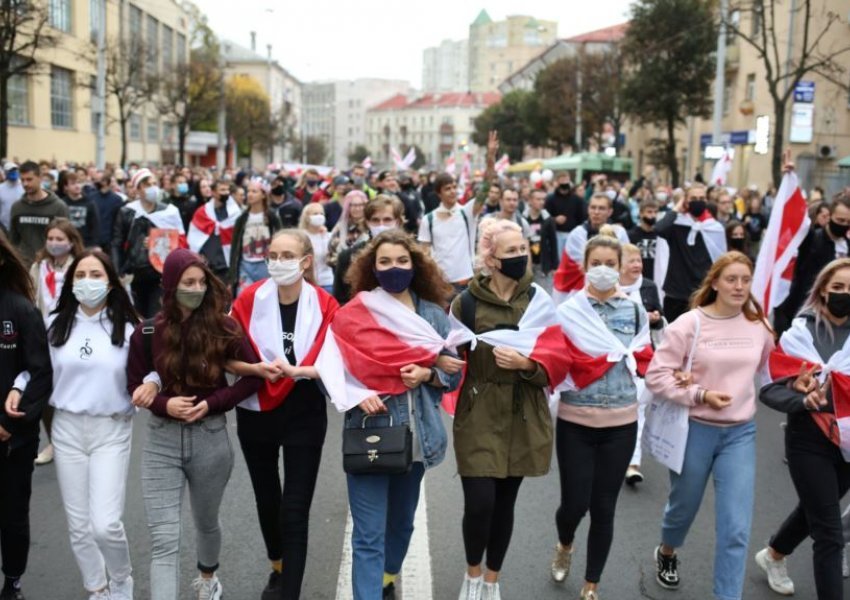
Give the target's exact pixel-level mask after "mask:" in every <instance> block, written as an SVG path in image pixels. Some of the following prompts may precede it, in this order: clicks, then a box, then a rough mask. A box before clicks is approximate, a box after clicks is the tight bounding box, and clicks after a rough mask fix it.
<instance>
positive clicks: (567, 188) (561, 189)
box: [558, 183, 570, 194]
mask: <svg viewBox="0 0 850 600" xmlns="http://www.w3.org/2000/svg"><path fill="white" fill-rule="evenodd" d="M558 191H559V192H561V193H562V194H569V193H570V184H569V183H562V184H561V185H559V186H558Z"/></svg>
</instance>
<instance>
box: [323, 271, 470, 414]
mask: <svg viewBox="0 0 850 600" xmlns="http://www.w3.org/2000/svg"><path fill="white" fill-rule="evenodd" d="M457 339H459V338H458V336H457V334H454V335H452V334H450V335H449V337H448V339H443V337H442V336H440V334H439V333H437V331H436V330H434V328H433V327H432V326H431V324H430V323H428V321H426V320H425V319H423V318H422V317H420V316H419V315H417V314H416V313H414V312H412V311H411V310H410V309H408V308H407V307H406V306H404V305H403V304H402V303H401V302H399V301H398V300H396V299H395V298H393V297H392V296H391V295H390V294H388V293H387V292H385V291H384V290H383V289H381V288H377V289H375V290H372V291H371V292H360V293H359V294H357V295H356V296H355V297H354V299H353V300H351V301H350V302H349V303H348V304H346V305H345V306H343V307H342V308H340V309H339V310H338V311H337V313H336V316H335V317H334V320H333V323H332V324H331V325H330V327H328V333H327V335H326V336H325V343H324V346H322V350H321V352H319V356H318V358H317V359H316V363H315V367H316V370H318V372H319V376H320V377H321V379H322V384H323V385H324V386H325V389H326V390H327V392H328V395H329V396H330V399H331V402H333V404H334V406H336V408H337V410H339V411H340V412H343V411H346V410H349V409H351V408H354V407H355V406H357V405H358V404H360V403H361V402H363V400H365V399H366V398H368V397H370V396H380V395H384V394H391V395H395V394H402V393H404V392H406V391H407V390H408V388H407V387H406V386H405V385H404V382H402V380H401V368H402V367H404V366H406V365H410V364H417V365H420V366H423V367H432V366H433V365H434V363H435V362H436V360H437V357H438V356H439V354H440V352H441V351H442V350H443V349H450V350H453V349H454V347H455V346H457V344H458V343H459V342H457V341H456V340H457Z"/></svg>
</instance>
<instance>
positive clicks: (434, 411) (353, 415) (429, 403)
mask: <svg viewBox="0 0 850 600" xmlns="http://www.w3.org/2000/svg"><path fill="white" fill-rule="evenodd" d="M411 294H412V292H411ZM413 302H414V305H415V306H416V313H417V314H418V315H419V316H420V317H422V318H423V319H425V320H426V321H428V323H430V324H431V326H432V327H433V328H434V330H436V331H437V333H439V334H440V335H441V336H443V337H446V336H448V334H449V329H450V327H449V320H448V317H447V316H446V312H445V311H444V310H443V309H442V308H440V307H439V306H437V305H436V304H434V303H433V302H428V301H427V300H421V299H419V298H418V297H416V296H415V295H414V296H413ZM444 353H445V354H450V353H449V352H448V351H445V352H444ZM452 356H454V355H453V354H452ZM436 371H437V376H438V377H439V379H440V382H441V383H442V384H443V389H440V388H436V387H434V386H431V385H428V384H427V383H423V384H422V385H420V386H419V387H418V388H416V389H414V390H410V391H411V393H410V395H409V396H408V394H407V393H404V394H399V395H396V396H387V397H382V399H383V400H384V404H385V405H386V407H387V412H388V414H385V415H379V416H375V417H370V418H368V419H366V427H367V428H369V427H386V426H387V425H388V422H389V418H390V417H392V422H393V425H400V424H407V423H409V422H410V406H409V401H408V398H412V399H413V402H414V407H413V408H414V411H413V414H414V418H415V422H414V424H413V430H414V439H413V442H414V443H418V444H419V445H420V448H421V450H422V460H423V462H424V464H425V468H426V469H429V468H431V467H435V466H437V465H438V464H440V463H441V462H442V461H443V458H445V456H446V447H447V446H448V436H447V434H446V428H445V426H444V425H443V419H442V415H441V414H440V404H441V402H442V400H443V392H444V391H446V392H447V391H451V390H454V389H456V388H457V386H458V385H460V378H461V374H460V373H457V374H455V375H449V374H448V373H445V372H443V371H442V370H440V369H436ZM363 416H364V413H363V411H362V410H360V408H359V407H356V406H355V407H354V408H352V409H351V410H349V411H348V412H347V413H345V427H346V429H351V428H355V427H361V426H362V425H363Z"/></svg>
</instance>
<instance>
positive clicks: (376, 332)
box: [284, 229, 463, 600]
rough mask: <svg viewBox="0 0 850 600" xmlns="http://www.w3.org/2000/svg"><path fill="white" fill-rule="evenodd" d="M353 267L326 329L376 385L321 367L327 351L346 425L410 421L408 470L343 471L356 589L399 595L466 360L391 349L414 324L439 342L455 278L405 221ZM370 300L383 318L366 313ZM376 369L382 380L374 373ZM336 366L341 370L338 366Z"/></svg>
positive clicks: (369, 594) (366, 599)
mask: <svg viewBox="0 0 850 600" xmlns="http://www.w3.org/2000/svg"><path fill="white" fill-rule="evenodd" d="M347 277H348V279H349V281H350V283H351V289H352V291H354V292H355V293H356V295H355V297H354V298H353V299H352V301H351V302H349V303H348V304H346V305H345V306H344V307H342V308H341V309H340V310H339V311H338V312H337V314H336V316H335V317H334V320H333V323H332V325H331V329H330V330H329V331H332V332H333V333H329V334H328V335H329V336H332V335H333V336H334V340H335V342H336V343H337V344H338V345H339V346H340V347H341V348H342V355H343V356H345V357H346V361H347V362H346V370H348V371H349V372H350V373H352V374H353V375H354V376H356V377H360V378H361V383H362V384H363V386H364V387H366V388H368V389H369V390H373V391H374V392H375V394H374V395H372V396H369V397H366V398H365V399H362V400H361V397H359V396H355V393H351V394H349V393H346V392H347V390H346V391H344V392H342V393H339V392H338V388H337V387H336V386H335V385H334V384H333V382H331V381H329V377H326V375H327V373H326V372H325V371H323V365H325V364H326V363H324V362H323V357H322V356H321V355H320V357H319V359H317V362H316V367H317V369H318V370H319V373H320V374H321V375H322V377H323V380H324V381H325V383H326V384H327V387H328V390H329V395H330V397H331V400H332V401H333V402H334V404H335V405H336V406H337V408H339V409H340V410H347V412H346V414H345V428H346V429H353V428H361V427H365V428H367V429H369V428H371V427H386V426H387V421H389V424H390V425H394V426H398V425H402V424H407V425H408V426H409V427H410V430H411V432H412V437H413V440H412V454H413V459H412V466H411V467H410V470H409V471H407V472H406V473H402V474H396V475H383V474H352V473H349V474H347V476H346V477H347V482H348V502H349V507H350V509H351V519H352V521H353V530H352V536H351V542H352V547H353V550H354V552H353V554H354V556H353V568H352V570H353V573H352V582H353V587H354V590H353V592H354V599H355V600H374V599H375V598H381V597H382V598H384V599H388V600H389V599H394V598H396V595H395V579H396V577H397V575H398V573H399V572H401V567H402V562H403V561H404V557H405V554H406V553H407V547H408V544H409V542H410V536H411V534H412V533H413V519H414V516H415V514H416V506H417V503H418V501H419V493H420V485H421V481H422V477H423V476H424V474H425V471H426V470H427V469H430V468H432V467H435V466H437V465H438V464H440V462H442V460H443V458H444V457H445V453H446V446H447V444H448V440H447V435H446V430H445V427H444V425H443V421H442V418H441V414H440V402H441V399H442V394H443V392H444V391H451V390H453V389H455V388H456V387H457V385H458V383H459V382H460V377H461V375H460V370H461V368H462V366H463V362H462V361H460V360H459V359H457V358H456V357H454V356H452V355H450V353H449V351H447V350H443V351H442V352H440V353H439V354H437V352H436V351H435V352H434V353H433V354H431V355H430V356H431V359H430V360H418V361H416V362H415V363H413V362H411V363H407V361H408V360H410V358H408V356H409V355H410V354H411V352H409V348H408V351H407V352H406V351H405V350H401V352H399V353H397V354H394V356H393V358H388V357H387V355H390V354H393V352H392V350H391V349H394V347H395V343H397V340H398V339H413V336H414V335H417V334H415V332H417V331H418V332H419V334H418V339H422V337H423V336H427V337H429V338H432V339H433V340H435V341H436V342H437V343H438V344H439V346H440V347H442V342H443V341H444V340H445V338H446V337H447V336H448V334H449V330H450V326H449V321H448V318H447V317H446V313H445V310H444V309H443V306H445V303H446V300H447V299H448V298H449V296H450V295H451V293H452V287H451V286H450V285H449V284H447V283H446V282H445V280H444V279H443V275H442V272H441V271H440V269H439V267H438V266H437V264H436V263H435V262H434V261H433V259H431V258H430V257H429V256H428V255H427V254H426V253H425V252H424V251H423V249H422V248H421V247H420V246H419V245H418V244H416V243H415V242H413V241H412V240H411V238H410V237H409V236H408V235H406V234H405V233H404V232H403V231H402V230H401V229H392V230H389V231H384V232H382V233H380V234H378V235H377V236H375V238H374V239H373V240H372V241H371V242H370V243H369V245H368V246H367V247H366V248H365V249H364V250H363V251H362V252H361V253H360V254H359V255H358V257H357V258H356V260H355V261H354V262H353V263H352V265H351V268H350V269H349V271H348V274H347ZM364 308H365V309H366V312H368V313H369V315H371V316H372V317H373V318H374V323H375V324H376V325H374V326H373V325H370V324H369V323H368V321H369V320H370V319H369V318H365V319H364V318H363V316H364V314H365V313H364V312H363V311H364ZM378 315H380V316H378ZM388 322H392V323H394V327H393V328H392V329H393V330H392V332H389V331H387V329H385V328H383V327H382V326H381V323H388ZM393 340H396V341H395V342H394V341H393ZM326 345H327V342H326ZM349 347H353V348H355V354H356V355H357V356H352V355H351V354H350V353H349V352H348V350H347V348H349ZM405 352H406V353H407V355H408V356H404V357H403V358H400V359H398V360H399V362H398V363H397V364H394V365H390V364H388V363H389V362H390V361H392V360H393V359H395V358H396V357H398V356H402V355H404V354H405ZM349 361H350V362H349ZM405 363H407V364H405ZM378 371H381V376H382V377H383V379H384V381H383V382H380V381H375V380H371V379H367V377H369V376H370V375H371V376H374V375H376V374H377V372H378ZM331 376H332V377H333V378H334V379H337V380H338V379H339V373H338V372H333V373H332V374H331ZM358 400H361V401H360V402H359V403H358V404H356V405H355V406H353V407H350V405H351V404H354V403H355V402H357V401H358ZM370 416H372V417H375V418H367V417H370ZM387 417H389V418H387ZM284 568H286V566H285V565H284Z"/></svg>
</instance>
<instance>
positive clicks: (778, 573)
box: [756, 548, 794, 596]
mask: <svg viewBox="0 0 850 600" xmlns="http://www.w3.org/2000/svg"><path fill="white" fill-rule="evenodd" d="M756 564H757V565H758V566H759V567H761V569H762V571H764V572H765V573H766V574H767V585H768V586H770V589H772V590H773V591H774V592H776V593H777V594H782V595H783V596H791V595H793V594H794V582H793V581H791V578H790V577H788V568H787V566H786V565H785V559H784V558H783V559H782V560H774V559H773V558H771V556H770V551H769V550H768V549H767V548H762V549H761V550H759V551H758V553H757V554H756Z"/></svg>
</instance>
